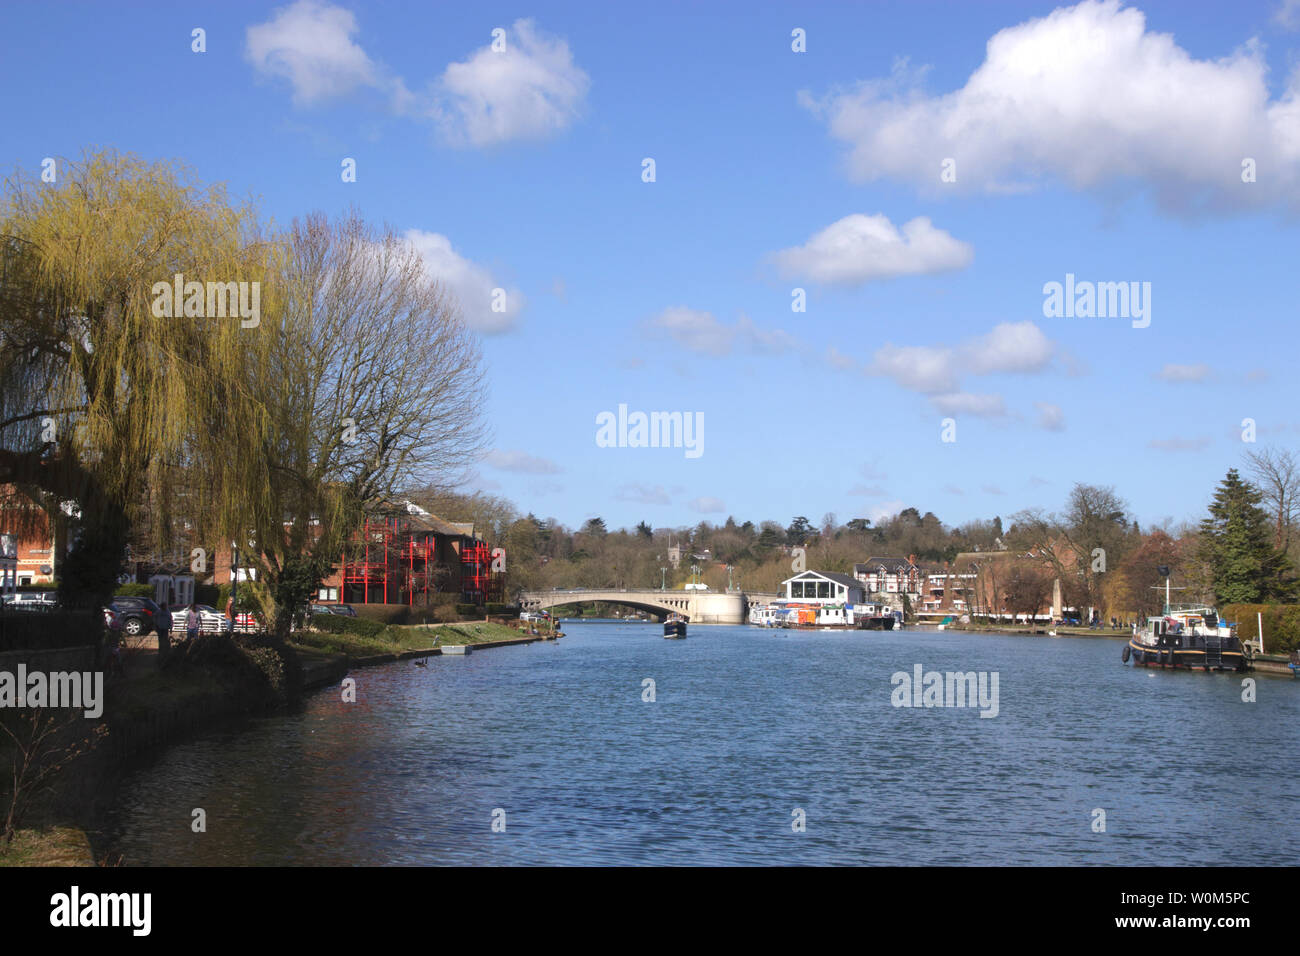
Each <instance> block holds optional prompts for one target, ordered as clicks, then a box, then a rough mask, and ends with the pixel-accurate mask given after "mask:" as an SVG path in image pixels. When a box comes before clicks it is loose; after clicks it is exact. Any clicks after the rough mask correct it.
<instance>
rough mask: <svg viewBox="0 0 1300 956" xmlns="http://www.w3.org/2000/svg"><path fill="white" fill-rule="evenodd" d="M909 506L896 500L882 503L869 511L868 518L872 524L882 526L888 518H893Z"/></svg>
mask: <svg viewBox="0 0 1300 956" xmlns="http://www.w3.org/2000/svg"><path fill="white" fill-rule="evenodd" d="M906 507H907V505H906V504H904V503H903V502H901V501H899V500H898V499H897V498H895V499H894V500H893V501H882V502H881V503H880V504H878V505H874V506H872V507H871V508H869V509H867V517H868V518H870V519H871V523H872V524H880V522H882V521H884V520H885V519H886V518H892V517H894V516H895V515H897V514H898V513H899V512H900V511H902V510H903V509H904V508H906Z"/></svg>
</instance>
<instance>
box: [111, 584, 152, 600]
mask: <svg viewBox="0 0 1300 956" xmlns="http://www.w3.org/2000/svg"><path fill="white" fill-rule="evenodd" d="M113 594H114V595H115V596H117V597H145V598H151V597H153V585H152V584H119V585H118V586H117V587H115V588H114V589H113Z"/></svg>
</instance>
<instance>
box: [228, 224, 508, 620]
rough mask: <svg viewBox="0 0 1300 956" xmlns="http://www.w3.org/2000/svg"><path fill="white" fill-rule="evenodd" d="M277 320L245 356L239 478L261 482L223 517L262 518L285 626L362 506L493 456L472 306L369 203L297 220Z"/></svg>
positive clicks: (269, 309) (266, 594) (273, 606)
mask: <svg viewBox="0 0 1300 956" xmlns="http://www.w3.org/2000/svg"><path fill="white" fill-rule="evenodd" d="M268 300H269V301H268ZM263 316H264V318H263V321H262V326H263V327H262V328H261V329H259V330H258V331H259V332H261V333H262V336H261V338H260V340H257V341H256V344H254V345H252V346H251V347H250V349H249V351H248V355H247V362H246V365H245V380H246V389H247V392H248V393H249V394H250V395H251V396H253V398H254V400H255V402H254V408H253V413H254V415H255V417H254V419H253V421H250V422H249V423H248V424H247V427H246V428H245V429H244V431H243V432H242V433H241V438H240V439H238V442H237V444H238V445H239V448H238V451H237V453H236V454H232V455H231V456H230V457H229V459H228V461H227V468H228V474H227V475H226V476H225V483H226V484H227V485H228V486H229V487H236V488H243V489H247V494H246V497H245V498H244V499H243V500H242V502H235V501H231V502H230V503H231V505H232V506H233V507H232V508H231V510H230V511H229V512H228V513H227V514H226V515H224V516H223V524H224V525H225V526H226V527H228V528H231V529H232V530H238V529H243V528H249V529H252V530H253V532H254V537H255V541H256V549H257V551H258V552H259V553H260V564H261V566H262V571H263V574H262V575H260V576H259V577H260V578H262V580H259V582H258V583H257V585H256V586H255V593H257V594H258V598H259V600H260V601H261V602H262V603H263V606H264V608H265V609H266V610H267V611H268V612H272V613H273V614H274V618H275V630H276V632H277V633H278V634H284V633H286V632H287V630H288V627H289V624H290V621H291V616H292V614H293V613H294V612H295V610H296V608H297V607H298V606H300V605H301V604H302V603H303V602H304V601H305V600H306V599H307V597H308V596H309V595H310V593H311V590H312V588H314V587H315V586H316V584H317V583H318V581H319V578H320V577H322V576H323V575H324V574H325V573H327V572H328V570H329V567H330V564H331V563H332V562H334V561H337V560H338V556H339V553H340V549H341V547H342V545H343V543H344V541H345V540H346V537H347V535H348V534H349V533H350V532H351V530H352V529H353V528H355V527H356V525H357V523H358V522H359V520H360V517H361V515H362V514H364V513H365V512H366V511H368V510H371V509H373V508H375V507H376V506H379V505H381V504H382V503H384V502H386V501H388V500H389V499H391V497H392V496H393V495H394V494H395V493H396V492H397V491H398V490H399V489H402V488H409V487H413V486H424V487H429V486H437V485H439V484H445V483H446V482H447V481H448V476H450V475H452V474H457V473H459V472H461V471H463V470H464V467H465V465H466V464H467V462H468V461H470V460H471V459H472V458H473V457H474V456H476V455H477V454H479V453H480V451H481V449H482V444H483V439H484V429H483V425H482V422H481V418H480V408H481V398H480V396H481V390H482V383H481V372H480V368H479V363H480V357H479V351H478V345H477V342H476V340H475V339H474V338H473V337H472V336H471V335H470V334H469V333H468V332H467V330H466V328H465V326H464V324H463V323H462V321H461V318H460V312H459V307H458V305H457V303H456V302H455V301H454V300H453V299H452V298H451V297H450V296H449V295H448V294H447V292H446V290H445V289H444V287H443V286H442V285H441V284H440V283H439V282H438V281H436V278H435V277H432V276H430V275H428V273H427V272H426V269H425V266H424V263H423V261H422V260H421V258H420V257H419V255H418V253H417V252H416V251H415V250H414V249H412V248H411V247H410V246H409V245H407V244H406V243H405V242H403V241H402V240H401V239H400V238H399V237H397V236H396V235H395V234H393V233H392V232H391V231H385V232H382V233H381V232H376V231H375V230H373V229H371V228H370V227H368V226H366V224H365V223H364V222H362V220H361V219H360V218H359V217H358V216H357V214H356V213H351V214H349V215H348V216H346V217H344V218H343V219H341V220H339V221H337V222H330V221H329V220H328V219H327V218H326V217H325V216H323V215H312V216H310V217H308V218H306V219H305V220H301V221H296V222H295V223H294V225H293V228H292V230H291V231H290V234H289V236H288V239H287V251H286V257H285V262H284V266H283V273H282V276H281V280H280V281H279V282H278V283H277V285H276V288H275V289H274V290H273V293H272V294H271V295H270V296H269V297H264V306H263ZM250 341H252V340H250Z"/></svg>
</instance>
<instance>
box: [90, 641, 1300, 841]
mask: <svg viewBox="0 0 1300 956" xmlns="http://www.w3.org/2000/svg"><path fill="white" fill-rule="evenodd" d="M565 630H566V631H567V632H568V634H569V636H568V637H566V638H564V639H562V640H561V641H559V642H558V643H557V644H533V645H527V646H520V647H507V648H496V649H492V650H488V651H480V652H479V653H476V654H471V655H469V656H467V657H463V658H462V657H446V658H436V657H435V658H430V659H429V666H428V667H427V668H418V667H414V666H412V665H411V664H410V663H409V662H407V663H400V664H393V665H389V666H385V667H378V668H369V669H365V670H360V671H356V672H354V674H353V676H354V677H355V678H356V680H357V692H358V693H357V697H358V701H357V703H355V704H344V703H342V702H341V701H340V696H341V695H340V693H339V690H338V688H337V687H336V688H331V689H328V690H325V691H321V692H319V693H318V694H316V695H315V696H313V697H312V698H311V699H310V700H309V701H308V702H307V704H306V706H305V707H304V709H303V711H302V712H301V713H298V714H294V715H291V716H285V717H274V718H268V719H264V720H259V721H256V722H254V723H252V724H251V725H249V726H248V727H246V728H244V729H243V730H241V731H239V732H222V733H216V734H213V735H210V736H206V737H203V738H201V739H196V740H193V741H191V742H188V743H185V744H181V745H179V746H176V747H174V748H171V749H170V750H168V751H167V752H165V753H164V754H163V755H162V756H161V757H160V758H159V759H158V760H157V761H156V762H155V763H153V764H151V765H150V766H148V767H146V768H144V769H141V770H138V771H136V772H134V773H132V774H131V775H130V776H128V777H127V779H126V780H125V781H124V782H123V785H122V788H121V791H120V795H119V796H120V799H119V803H118V808H117V810H116V811H115V812H114V813H113V815H112V817H111V819H110V820H109V821H108V826H107V827H106V829H105V831H104V832H103V833H102V834H100V835H99V838H98V839H97V844H98V846H97V849H99V848H100V846H103V847H105V848H115V849H118V850H121V851H122V852H123V853H124V855H125V861H126V863H127V864H128V865H141V864H161V865H192V864H201V865H228V864H235V865H244V864H253V865H257V864H286V863H287V864H315V865H373V864H383V863H394V864H538V863H544V864H566V863H574V864H602V863H619V864H808V863H814V864H816V863H850V864H892V865H899V864H901V865H910V864H939V863H953V864H986V865H987V864H1102V863H1104V864H1121V865H1132V864H1170V865H1187V864H1211V865H1213V864H1237V865H1260V864H1265V865H1267V864H1273V865H1279V864H1287V865H1290V864H1294V863H1295V861H1296V858H1297V852H1296V851H1297V848H1298V847H1300V832H1298V831H1297V829H1296V827H1295V825H1294V821H1295V816H1296V810H1297V808H1298V807H1300V785H1298V784H1297V783H1296V781H1295V779H1294V776H1293V774H1294V768H1295V767H1296V766H1297V763H1298V761H1297V758H1298V757H1300V743H1297V742H1296V738H1295V735H1294V732H1293V731H1294V728H1295V726H1296V724H1297V718H1298V717H1300V685H1297V684H1296V683H1295V682H1291V681H1287V680H1285V679H1281V678H1279V679H1271V678H1268V677H1260V678H1258V685H1259V688H1258V698H1259V699H1258V702H1257V703H1254V704H1246V703H1243V702H1242V701H1241V687H1240V677H1238V676H1237V675H1230V674H1209V675H1207V674H1188V673H1177V674H1173V673H1156V672H1151V671H1144V670H1140V669H1133V668H1130V667H1124V666H1122V665H1121V664H1120V649H1121V644H1120V643H1119V642H1116V641H1110V640H1101V639H1057V640H1052V639H1049V638H1026V637H1013V636H982V637H977V636H972V635H968V634H960V633H957V632H940V633H933V632H918V631H904V632H893V633H876V632H838V633H835V632H788V631H763V630H757V629H753V628H745V627H703V626H697V627H693V628H692V629H691V632H690V637H689V638H688V639H687V640H685V641H665V640H664V639H663V637H662V631H661V629H660V628H659V627H657V626H655V625H649V624H647V625H637V624H620V623H613V622H593V623H570V624H566V627H565ZM918 663H919V664H922V665H923V666H924V667H925V669H926V670H937V671H990V672H993V671H996V672H997V673H998V674H999V677H1000V681H999V690H1000V701H999V714H998V716H997V717H996V718H994V719H981V718H980V717H979V712H978V710H976V709H965V710H959V709H911V710H909V709H901V708H895V707H893V706H892V705H891V703H890V693H891V690H892V686H891V683H890V677H891V675H892V674H893V673H895V672H896V671H908V672H911V671H912V669H913V667H914V665H915V664H918ZM647 677H650V678H653V679H654V681H655V685H656V697H657V699H656V700H655V701H654V702H653V703H647V702H644V701H643V700H642V681H643V679H644V678H647ZM198 807H201V808H203V809H204V810H205V811H206V813H207V832H206V833H202V834H195V833H193V832H191V830H190V822H191V819H192V817H191V812H192V810H193V809H194V808H198ZM498 808H499V809H501V810H504V812H505V821H506V829H505V832H500V833H495V832H493V831H492V828H491V823H492V817H493V811H494V810H496V809H498ZM796 808H798V809H802V810H803V811H805V813H806V816H807V829H806V831H805V832H802V833H796V832H794V831H793V830H792V827H791V821H792V816H791V814H792V811H793V810H795V809H796ZM1094 808H1101V809H1104V810H1105V811H1106V830H1107V832H1105V833H1094V832H1092V826H1091V825H1092V820H1093V816H1092V811H1093V810H1094Z"/></svg>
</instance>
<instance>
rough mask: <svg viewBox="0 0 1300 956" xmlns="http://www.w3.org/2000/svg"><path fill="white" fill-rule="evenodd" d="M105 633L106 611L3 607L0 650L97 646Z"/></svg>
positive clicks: (0, 624)
mask: <svg viewBox="0 0 1300 956" xmlns="http://www.w3.org/2000/svg"><path fill="white" fill-rule="evenodd" d="M103 636H104V615H103V614H102V613H101V612H99V611H96V610H84V609H81V610H70V609H66V608H55V609H52V610H48V611H44V610H42V611H14V610H0V651H42V650H54V649H56V648H60V647H81V646H84V645H87V644H89V645H93V646H95V647H96V648H98V647H99V645H100V642H101V641H102V640H103Z"/></svg>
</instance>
